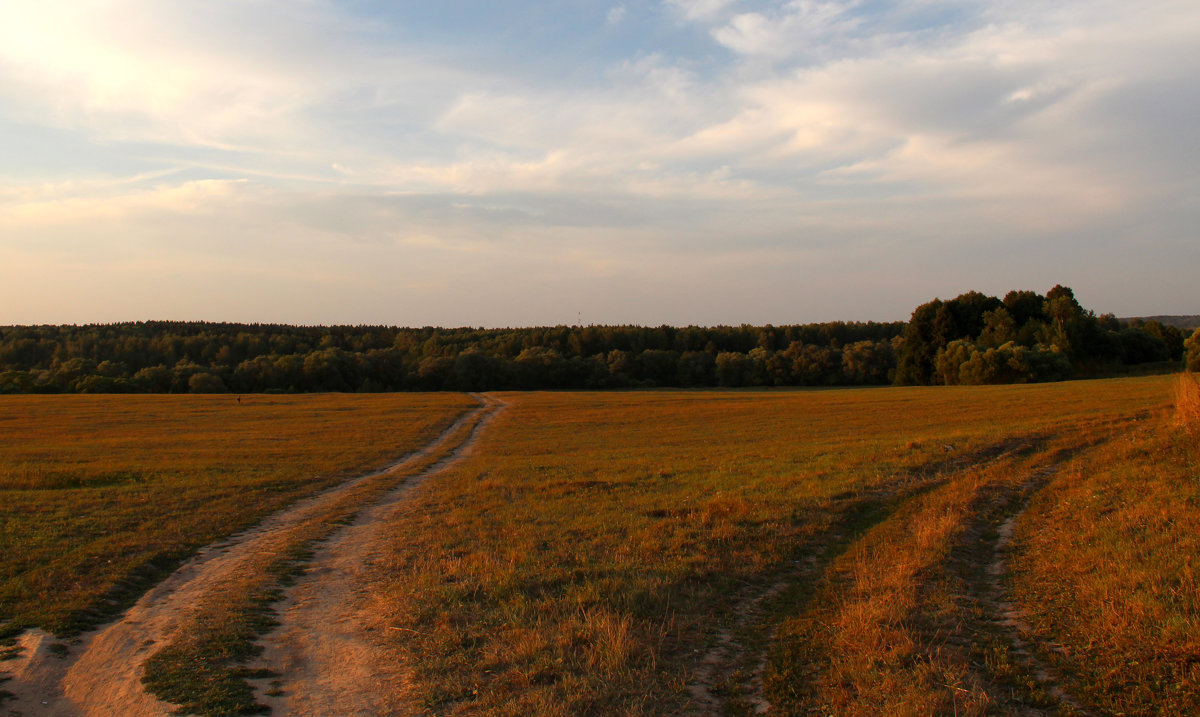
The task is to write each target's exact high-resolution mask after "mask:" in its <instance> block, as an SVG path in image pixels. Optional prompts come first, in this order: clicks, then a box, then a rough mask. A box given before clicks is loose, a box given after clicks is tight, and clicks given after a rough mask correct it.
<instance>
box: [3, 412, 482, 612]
mask: <svg viewBox="0 0 1200 717" xmlns="http://www.w3.org/2000/svg"><path fill="white" fill-rule="evenodd" d="M474 405H475V401H473V400H472V399H471V398H470V397H468V396H464V395H460V394H421V395H399V394H390V395H361V396H359V395H337V394H334V395H302V396H286V397H285V396H244V397H243V398H242V402H241V403H240V404H239V403H237V401H236V399H235V398H234V397H233V396H82V395H79V396H75V395H72V396H4V397H0V624H2V623H3V622H4V621H9V623H10V627H9V631H11V630H13V629H16V628H20V627H32V626H40V627H43V628H45V629H47V630H49V631H51V632H54V633H56V634H59V635H69V634H72V633H74V632H77V631H79V630H82V629H86V628H88V627H91V626H93V625H95V624H97V622H99V621H101V620H103V619H105V618H106V617H107V616H109V615H112V614H114V613H115V612H116V611H119V610H120V609H123V607H124V606H126V605H128V604H130V603H131V602H132V601H133V600H134V599H136V597H137V596H138V595H140V594H141V593H142V592H143V591H144V590H145V589H146V588H147V587H149V586H150V585H152V584H153V583H154V582H157V580H159V579H161V578H162V577H164V576H165V575H166V574H167V573H169V572H170V571H171V570H173V569H174V567H175V566H177V565H178V564H179V562H180V561H181V560H183V559H184V558H185V557H186V556H188V555H189V554H191V553H192V552H193V551H194V550H196V549H197V548H198V547H200V546H203V545H206V544H208V543H211V542H213V541H216V540H218V539H220V538H223V537H225V536H227V535H230V534H231V533H234V532H237V531H238V530H241V529H243V528H246V527H248V526H250V525H253V524H255V523H256V522H258V521H259V520H261V519H262V518H263V517H264V516H265V515H267V514H269V513H271V512H273V511H275V510H278V509H279V508H281V507H283V506H285V505H287V504H288V503H291V502H292V501H294V500H296V499H297V498H299V497H301V496H303V495H306V494H309V493H312V492H314V491H316V490H319V489H321V488H324V487H326V486H329V485H332V484H334V483H336V482H338V481H339V480H341V479H343V478H345V477H347V476H350V475H353V474H356V473H360V472H363V471H366V470H368V469H370V468H374V467H378V466H380V465H383V464H385V463H387V462H388V461H390V460H393V459H395V458H398V457H399V456H401V455H403V454H404V453H406V452H408V451H410V450H412V449H414V448H416V447H417V446H420V445H422V444H423V443H425V442H427V441H428V440H429V439H430V438H432V437H433V436H435V435H437V433H439V432H440V431H441V430H443V429H444V428H446V427H447V426H448V425H449V424H450V423H451V422H452V421H453V420H454V418H455V417H456V416H457V415H458V414H460V413H461V412H462V411H464V410H467V409H469V408H471V407H473V406H474Z"/></svg>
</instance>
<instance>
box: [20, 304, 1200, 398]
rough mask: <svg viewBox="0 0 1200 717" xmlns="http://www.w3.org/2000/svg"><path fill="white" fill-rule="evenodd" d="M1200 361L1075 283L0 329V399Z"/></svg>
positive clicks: (1193, 342) (859, 378) (977, 372)
mask: <svg viewBox="0 0 1200 717" xmlns="http://www.w3.org/2000/svg"><path fill="white" fill-rule="evenodd" d="M1185 349H1186V351H1187V359H1186V360H1187V363H1188V366H1190V367H1192V368H1193V370H1200V332H1198V333H1197V334H1194V335H1192V336H1191V338H1189V339H1187V341H1186V346H1185V340H1184V334H1183V332H1181V331H1180V330H1179V329H1177V328H1175V327H1174V326H1170V325H1168V324H1165V323H1162V322H1159V321H1156V320H1149V321H1132V322H1121V321H1118V320H1117V319H1116V318H1114V317H1113V316H1111V315H1105V316H1099V317H1097V316H1095V315H1093V314H1092V312H1090V311H1086V310H1084V309H1083V308H1082V307H1081V306H1080V305H1079V303H1078V302H1077V301H1076V300H1075V295H1074V294H1073V293H1072V291H1071V290H1070V289H1067V288H1065V287H1062V286H1056V287H1054V288H1053V289H1051V290H1050V291H1049V292H1047V293H1046V295H1045V296H1042V295H1039V294H1037V293H1035V292H1032V291H1011V292H1009V293H1008V294H1007V295H1006V296H1005V297H1004V298H1003V299H998V298H996V297H993V296H985V295H984V294H981V293H978V292H968V293H966V294H963V295H961V296H958V297H956V298H954V299H951V300H949V301H941V300H939V299H934V300H933V301H931V302H929V303H927V304H922V305H921V306H918V307H917V309H916V310H915V311H914V312H913V314H912V319H911V320H910V321H909V322H908V323H907V324H905V323H901V322H895V323H874V322H868V323H861V322H831V323H822V324H804V325H795V326H718V327H697V326H688V327H684V328H675V327H670V326H659V327H657V328H654V327H641V326H587V327H571V326H556V327H546V328H526V329H472V328H461V329H441V328H432V327H426V328H421V329H407V328H395V327H386V326H320V327H305V326H284V325H266V324H221V323H203V322H201V323H184V322H138V323H125V324H105V325H88V326H11V327H0V393H66V392H82V393H120V392H148V393H168V392H170V393H187V392H191V393H214V392H223V391H236V392H246V393H250V392H260V391H286V392H292V391H432V390H465V391H484V390H498V389H543V388H544V389H562V388H621V387H652V386H679V387H702V386H728V387H737V386H832V385H865V384H886V383H893V382H894V383H897V384H902V385H906V384H956V383H1011V382H1025V381H1047V380H1055V379H1060V378H1066V377H1070V376H1079V375H1098V374H1103V373H1106V372H1112V371H1113V370H1115V369H1117V368H1119V367H1121V366H1123V365H1130V364H1142V363H1147V362H1156V361H1179V360H1180V358H1181V357H1182V356H1183V355H1184V352H1185Z"/></svg>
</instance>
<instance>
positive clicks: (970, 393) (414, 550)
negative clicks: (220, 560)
mask: <svg viewBox="0 0 1200 717" xmlns="http://www.w3.org/2000/svg"><path fill="white" fill-rule="evenodd" d="M1170 381H1171V379H1170V378H1163V377H1156V378H1143V379H1122V380H1108V381H1087V382H1071V383H1061V384H1045V385H1032V386H1007V387H952V388H912V389H894V388H889V389H861V390H827V391H799V392H782V393H780V392H763V393H734V392H665V393H582V394H580V393H574V394H503V395H502V398H503V399H504V400H505V401H507V402H509V404H510V406H509V409H508V410H507V411H506V412H505V413H504V414H502V415H501V416H500V417H499V418H497V420H496V422H495V424H494V425H493V427H492V429H491V430H490V431H489V432H487V433H486V434H484V435H483V436H482V437H481V439H480V443H479V445H478V450H477V452H476V453H475V457H474V459H471V460H468V461H466V462H464V463H462V464H460V465H459V466H457V467H455V468H454V469H453V470H452V471H451V472H450V473H449V474H447V475H445V476H443V477H442V478H441V479H440V480H438V481H435V482H431V483H429V484H427V486H426V487H425V489H424V490H423V491H422V492H421V493H420V495H419V496H417V497H416V498H415V499H414V500H412V501H411V502H409V503H408V504H407V505H406V508H405V510H404V513H403V515H402V517H401V518H399V519H398V520H397V521H396V522H395V528H394V540H393V542H392V546H393V549H392V553H391V555H390V556H389V558H388V560H386V561H384V562H383V563H381V564H379V565H378V566H377V578H378V582H377V588H376V591H375V594H374V604H373V610H375V611H378V612H380V613H382V614H385V615H387V616H388V619H389V620H390V623H391V625H392V626H393V627H394V628H395V629H394V630H392V631H390V633H389V635H388V638H389V641H390V644H389V645H388V649H390V650H393V651H394V654H395V655H396V659H397V660H402V661H404V662H405V663H406V664H408V665H410V666H411V667H412V670H413V680H412V683H411V684H410V685H409V686H408V687H407V689H410V690H411V691H412V693H413V699H414V700H416V701H417V702H418V703H419V704H420V705H421V706H422V708H423V709H426V710H429V711H431V712H432V713H435V714H508V715H521V714H546V715H570V714H678V713H683V714H687V713H696V714H713V713H717V714H720V713H724V714H751V713H754V712H755V711H756V710H759V709H762V708H763V707H765V705H767V704H769V705H770V707H771V709H772V711H773V713H777V714H809V713H813V712H817V713H821V714H836V715H850V714H857V715H872V714H911V715H922V714H962V715H969V714H1022V713H1028V712H1029V711H1033V713H1045V712H1055V711H1064V712H1070V711H1071V710H1072V709H1075V707H1076V706H1078V705H1079V703H1080V702H1083V703H1086V704H1087V705H1102V704H1107V703H1104V702H1101V701H1098V699H1097V697H1096V693H1101V694H1103V693H1104V692H1105V691H1107V690H1110V689H1115V686H1114V684H1113V682H1112V678H1111V676H1110V678H1109V681H1108V682H1107V683H1104V682H1103V680H1102V677H1095V676H1091V677H1089V676H1088V674H1086V673H1084V672H1083V671H1082V670H1081V668H1079V667H1078V666H1077V665H1075V664H1074V662H1072V661H1073V660H1091V659H1092V657H1091V656H1089V654H1088V653H1087V652H1085V651H1076V648H1075V646H1074V645H1070V646H1067V645H1066V643H1063V642H1062V640H1065V639H1066V637H1064V636H1063V635H1062V634H1061V632H1063V631H1065V630H1066V629H1069V628H1067V627H1063V628H1061V629H1060V627H1059V625H1060V623H1059V622H1055V620H1058V621H1062V620H1065V619H1066V618H1064V617H1063V615H1070V616H1076V619H1078V620H1080V621H1083V622H1085V623H1087V624H1085V625H1084V626H1082V627H1079V628H1078V629H1079V630H1080V632H1084V633H1086V631H1087V630H1090V629H1091V623H1094V622H1100V621H1103V620H1104V619H1106V616H1107V614H1108V611H1110V610H1111V608H1112V605H1113V603H1114V602H1115V601H1116V602H1119V601H1120V599H1121V597H1122V595H1121V593H1119V592H1110V593H1108V594H1107V595H1106V596H1105V597H1104V598H1100V597H1096V598H1095V599H1094V600H1093V601H1091V602H1086V601H1082V600H1081V599H1080V596H1081V595H1085V594H1086V593H1083V592H1081V591H1080V590H1079V585H1078V584H1077V583H1076V581H1082V580H1084V579H1085V578H1086V579H1087V580H1091V581H1094V582H1100V583H1105V584H1107V585H1108V588H1109V589H1110V590H1133V588H1132V587H1131V584H1130V581H1132V582H1133V583H1136V582H1137V581H1138V580H1147V579H1149V580H1152V581H1153V580H1156V581H1158V582H1161V583H1164V584H1165V587H1166V588H1171V590H1170V591H1169V594H1170V596H1171V597H1172V599H1171V600H1166V599H1163V600H1160V601H1159V602H1158V603H1156V608H1157V610H1158V612H1156V613H1154V614H1152V615H1145V616H1144V619H1143V620H1142V621H1141V622H1136V621H1132V620H1126V621H1124V622H1123V623H1121V625H1123V626H1124V627H1122V628H1118V629H1117V630H1116V633H1117V634H1113V632H1114V631H1113V630H1109V632H1108V633H1107V634H1105V633H1103V632H1097V633H1096V634H1094V635H1091V636H1086V637H1079V638H1078V639H1079V640H1080V641H1083V642H1085V643H1086V642H1087V641H1088V640H1091V647H1092V648H1093V652H1094V653H1098V654H1107V655H1109V656H1110V657H1111V656H1113V655H1120V654H1121V651H1122V649H1123V648H1122V646H1123V645H1127V644H1142V645H1144V647H1143V649H1141V650H1140V651H1139V653H1138V659H1139V660H1142V661H1143V663H1142V664H1144V667H1143V668H1141V669H1142V670H1143V672H1144V673H1145V674H1146V675H1151V674H1153V675H1154V676H1155V679H1157V680H1158V681H1157V682H1155V683H1153V684H1154V686H1153V687H1150V686H1147V689H1146V690H1145V691H1144V694H1143V695H1142V696H1141V697H1140V698H1135V697H1130V698H1128V699H1127V700H1125V701H1124V702H1123V703H1122V705H1123V711H1124V712H1125V713H1126V714H1172V713H1175V714H1178V713H1186V712H1188V711H1189V710H1190V711H1195V710H1196V709H1197V708H1200V701H1198V700H1197V693H1196V687H1197V684H1200V683H1198V681H1197V676H1196V674H1195V671H1194V664H1195V663H1194V660H1195V659H1196V657H1197V654H1198V652H1197V650H1196V642H1195V640H1196V638H1197V636H1198V635H1200V631H1198V630H1197V625H1196V614H1197V608H1198V605H1197V598H1196V593H1195V591H1194V590H1191V591H1190V592H1188V590H1187V588H1188V587H1190V583H1188V584H1184V585H1181V584H1180V582H1179V580H1180V579H1181V578H1180V577H1179V576H1180V573H1179V570H1180V569H1181V565H1183V566H1186V569H1187V570H1191V569H1192V568H1193V567H1194V556H1195V555H1196V551H1195V549H1194V548H1195V545H1194V543H1195V535H1196V532H1195V531H1194V529H1193V522H1192V521H1194V520H1195V518H1196V516H1197V511H1196V506H1195V504H1194V503H1192V502H1189V500H1191V499H1190V498H1188V497H1187V496H1189V495H1194V493H1195V490H1196V470H1195V466H1196V452H1195V444H1194V442H1193V443H1190V444H1188V443H1186V441H1184V440H1183V439H1182V438H1181V436H1182V435H1183V434H1180V433H1178V432H1177V431H1178V429H1176V428H1175V427H1174V426H1173V424H1172V423H1171V419H1170V417H1169V415H1168V413H1169V411H1168V408H1169V405H1170V400H1171V396H1170V393H1171V388H1170V387H1171V383H1170ZM1147 436H1152V437H1154V439H1153V440H1155V441H1166V442H1167V443H1169V444H1171V445H1173V446H1176V448H1175V450H1176V451H1177V452H1176V453H1172V454H1170V455H1169V456H1168V455H1166V454H1163V456H1162V457H1163V458H1165V459H1167V460H1168V461H1169V463H1168V464H1169V465H1171V466H1173V467H1172V468H1171V469H1170V470H1169V471H1163V472H1161V473H1156V472H1153V471H1146V472H1144V473H1143V474H1142V482H1140V483H1130V484H1129V485H1127V486H1126V487H1125V488H1123V489H1122V490H1124V491H1125V492H1127V493H1133V494H1136V495H1137V496H1138V497H1139V500H1140V503H1141V506H1140V507H1138V508H1137V509H1136V510H1137V511H1138V513H1139V515H1140V514H1142V513H1147V512H1153V510H1155V509H1163V508H1166V507H1167V506H1168V505H1169V506H1170V507H1171V510H1172V511H1173V512H1172V513H1171V516H1173V517H1170V519H1167V518H1163V519H1161V520H1158V521H1157V522H1155V523H1154V524H1153V526H1152V527H1153V530H1154V531H1156V532H1154V533H1153V536H1154V537H1153V538H1150V539H1151V540H1153V541H1154V542H1155V544H1156V545H1157V546H1160V547H1161V546H1164V545H1165V546H1172V547H1170V548H1169V549H1168V550H1166V551H1165V554H1156V553H1154V552H1153V551H1147V550H1146V549H1144V548H1142V547H1139V546H1137V545H1136V544H1134V543H1132V542H1130V541H1135V540H1137V539H1140V538H1138V537H1137V535H1138V534H1137V533H1136V532H1126V533H1122V534H1121V535H1119V536H1116V537H1112V538H1111V539H1110V541H1109V550H1111V551H1113V552H1115V553H1117V555H1118V556H1119V557H1114V555H1112V554H1111V553H1109V554H1106V553H1103V552H1102V551H1098V550H1091V551H1087V550H1078V549H1077V548H1076V547H1075V546H1073V545H1071V544H1069V543H1067V544H1054V543H1052V541H1053V540H1054V539H1055V537H1054V536H1055V534H1056V533H1060V532H1063V531H1066V532H1068V533H1069V532H1071V530H1073V528H1067V527H1064V524H1063V523H1062V522H1061V521H1060V520H1059V516H1058V515H1055V514H1053V509H1052V506H1060V505H1061V501H1062V500H1064V499H1065V498H1064V497H1063V493H1062V492H1063V491H1067V490H1070V489H1069V488H1068V487H1067V486H1072V485H1075V484H1076V483H1078V478H1077V477H1076V476H1078V475H1079V474H1080V472H1084V473H1087V472H1088V470H1089V469H1088V466H1091V465H1107V461H1108V458H1107V457H1106V456H1109V453H1108V451H1112V450H1120V449H1119V448H1115V447H1114V446H1117V447H1119V446H1122V445H1127V444H1128V443H1130V442H1131V441H1132V442H1133V443H1135V444H1136V443H1138V442H1139V441H1143V440H1148V439H1147V438H1146V437H1147ZM1155 445H1157V444H1155ZM1149 450H1151V451H1152V452H1154V451H1155V450H1156V449H1154V448H1150V449H1149ZM1155 455H1158V454H1157V453H1155ZM1189 461H1190V462H1189ZM1100 480H1102V479H1100ZM1184 484H1186V485H1187V486H1190V487H1189V488H1186V489H1185V488H1183V487H1181V486H1183V485H1184ZM1149 486H1153V487H1154V489H1153V490H1149ZM1189 490H1190V491H1191V492H1190V493H1189V492H1187V491H1189ZM1181 491H1182V492H1181ZM1030 496H1033V498H1034V505H1033V508H1032V509H1031V510H1030V511H1029V512H1028V514H1027V515H1023V518H1022V520H1020V521H1019V523H1018V527H1017V535H1018V537H1019V541H1018V543H1017V545H1015V546H1007V547H1006V546H1005V545H1003V544H1002V541H1000V539H999V537H998V529H999V528H1000V527H1001V525H1002V524H1003V523H1004V521H1005V520H1006V519H1007V518H1010V517H1012V516H1014V515H1016V514H1018V513H1019V512H1020V509H1021V508H1022V507H1023V506H1024V503H1025V501H1027V500H1028V499H1029V498H1030ZM1071 506H1075V504H1074V503H1071ZM1131 509H1132V508H1129V507H1128V506H1125V505H1122V504H1120V502H1119V500H1118V499H1117V498H1116V497H1114V498H1113V499H1112V500H1110V501H1109V502H1108V503H1106V504H1103V505H1102V504H1100V503H1099V502H1096V501H1093V502H1092V503H1084V504H1082V505H1079V506H1077V507H1071V508H1069V509H1063V510H1069V511H1074V513H1073V516H1074V517H1073V520H1074V522H1073V523H1068V524H1066V525H1069V526H1075V527H1078V526H1080V525H1088V524H1090V523H1091V521H1093V520H1094V519H1095V515H1093V514H1090V513H1089V512H1088V511H1089V510H1092V511H1105V510H1106V511H1110V512H1112V513H1115V514H1118V515H1120V514H1123V513H1124V512H1125V511H1126V510H1131ZM1184 515H1186V516H1188V518H1187V520H1184V519H1183V518H1182V517H1180V516H1184ZM1059 540H1061V538H1060V539H1059ZM1036 541H1043V544H1038V543H1037V542H1036ZM1035 545H1036V546H1037V547H1035ZM1063 564H1069V565H1070V566H1071V567H1070V570H1069V571H1060V572H1057V573H1056V572H1055V571H1054V568H1053V566H1055V565H1063ZM997 565H1002V566H1003V567H1004V576H1003V577H1001V576H998V575H997V574H996V573H998V572H999V571H998V570H997V569H996V566H997ZM1117 571H1126V572H1129V573H1134V574H1135V575H1134V576H1133V577H1130V578H1128V579H1127V580H1126V581H1125V582H1124V583H1120V582H1115V581H1116V580H1117V577H1116V575H1115V573H1116V572H1117ZM1009 572H1014V573H1015V574H1016V575H1017V576H1018V580H1019V581H1020V582H1019V583H1018V585H1017V587H1016V588H1015V589H1017V590H1018V592H1017V595H1018V596H1019V598H1020V599H1022V601H1023V602H1022V603H1021V606H1020V607H1021V609H1022V610H1023V611H1025V614H1027V617H1026V618H1025V619H1027V620H1029V621H1031V622H1032V623H1033V628H1032V629H1035V630H1039V631H1043V632H1044V633H1045V634H1042V633H1041V632H1038V633H1037V634H1036V635H1034V636H1030V637H1020V636H1022V635H1025V634H1026V633H1025V632H1023V631H1021V630H1019V629H1018V628H1017V627H1013V626H1012V625H1009V624H1008V623H1012V622H1014V621H1013V620H1012V619H1011V618H1012V615H1011V614H1010V613H1012V609H1011V608H1010V607H1009V606H1008V605H1007V604H1006V603H1005V601H1006V600H1007V599H1008V598H1009V593H1010V592H1011V591H1012V590H1013V589H1014V588H1013V586H1011V585H1010V583H1011V582H1012V581H1011V580H1010V579H1009V578H1008V577H1007V575H1008V573H1009ZM1190 574H1191V573H1190V572H1189V573H1184V575H1190ZM1188 579H1190V578H1188ZM1048 585H1050V586H1053V587H1054V588H1055V589H1056V590H1057V592H1056V593H1055V594H1053V595H1052V594H1050V591H1049V589H1048ZM1035 589H1036V590H1037V592H1036V594H1031V592H1030V591H1032V590H1035ZM1164 589H1165V588H1164ZM1160 621H1161V622H1160ZM1162 624H1166V625H1171V626H1173V627H1171V628H1170V629H1169V630H1168V629H1165V628H1162V629H1160V628H1159V627H1157V625H1162ZM1126 628H1128V632H1123V631H1122V630H1124V629H1126ZM1070 629H1074V626H1072V627H1071V628H1070ZM1167 633H1169V635H1168V634H1167ZM1189 640H1190V642H1189ZM1025 643H1028V644H1027V645H1026V644H1025ZM1050 644H1053V645H1055V649H1057V650H1060V651H1061V652H1057V651H1054V650H1051V656H1050V657H1046V656H1044V655H1042V654H1041V653H1039V652H1038V650H1037V649H1036V648H1037V646H1038V645H1050ZM1022 645H1024V647H1023V646H1022ZM1096 659H1099V658H1096ZM1188 660H1191V661H1192V662H1190V663H1189V662H1188ZM1111 661H1112V660H1109V662H1111ZM1045 662H1053V667H1055V668H1057V669H1055V670H1053V671H1049V670H1046V669H1042V668H1043V666H1044V664H1045ZM1060 663H1061V664H1060ZM1187 664H1191V665H1193V668H1192V671H1191V672H1187V670H1186V669H1184V670H1182V671H1181V670H1180V669H1177V667H1178V666H1179V665H1187ZM1091 666H1092V667H1094V668H1095V670H1096V671H1099V672H1101V673H1104V674H1106V673H1107V671H1108V670H1109V669H1111V665H1110V664H1108V663H1105V662H1098V663H1094V664H1092V665H1091ZM1160 675H1161V679H1159V676H1160ZM1097 680H1101V681H1100V682H1099V683H1098V682H1097ZM1169 680H1175V682H1174V683H1173V684H1171V685H1169V686H1168V687H1167V689H1168V691H1169V693H1170V694H1165V693H1164V692H1163V691H1162V689H1163V684H1164V683H1165V682H1166V681H1169ZM1152 693H1153V694H1152Z"/></svg>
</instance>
